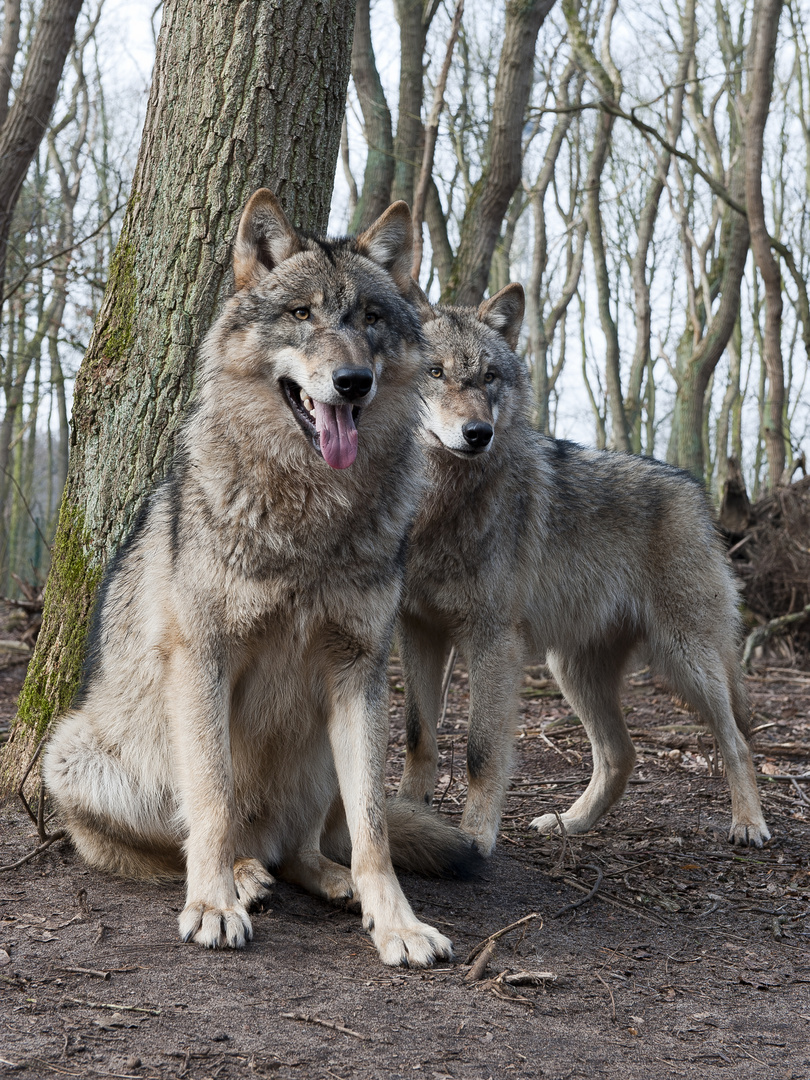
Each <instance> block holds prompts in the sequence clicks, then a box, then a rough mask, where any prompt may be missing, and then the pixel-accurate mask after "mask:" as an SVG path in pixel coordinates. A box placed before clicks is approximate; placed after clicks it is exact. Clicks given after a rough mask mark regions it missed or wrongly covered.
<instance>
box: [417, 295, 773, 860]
mask: <svg viewBox="0 0 810 1080" xmlns="http://www.w3.org/2000/svg"><path fill="white" fill-rule="evenodd" d="M522 317H523V290H522V288H521V287H520V286H519V285H509V286H507V287H506V288H505V289H503V290H502V291H501V292H499V293H498V294H497V295H496V296H494V297H492V299H490V300H488V301H486V302H485V303H483V304H482V305H481V306H480V307H479V308H478V310H477V311H476V310H474V309H472V308H453V307H439V308H430V306H429V305H427V303H426V302H425V303H424V304H423V323H424V326H423V328H424V332H425V336H426V338H427V349H428V352H427V356H428V369H427V371H426V373H425V375H424V377H423V379H422V395H423V397H424V400H425V413H424V417H423V432H422V436H423V441H424V443H425V446H426V449H427V459H428V473H429V482H430V486H429V489H428V491H427V493H426V495H425V496H424V498H423V501H422V504H421V507H420V509H419V513H418V516H417V518H416V523H415V525H414V528H413V530H412V533H411V537H410V542H409V547H408V562H407V576H406V594H405V599H404V602H403V606H402V610H401V614H400V621H399V637H400V644H401V655H402V664H403V671H404V675H405V694H406V724H407V756H406V762H405V770H404V775H403V778H402V783H401V786H400V789H399V790H400V794H401V795H407V796H410V797H411V798H414V799H425V800H426V801H427V802H430V801H431V799H432V797H433V790H434V786H435V782H436V769H437V761H438V752H437V746H436V718H437V717H438V715H439V708H440V688H441V682H442V666H443V662H444V658H445V657H446V655H447V651H448V649H449V647H450V646H451V645H456V646H458V648H459V650H460V651H461V654H462V655H463V656H464V657H465V659H466V661H467V665H468V669H469V677H470V722H469V739H468V749H467V771H468V778H469V792H468V796H467V805H466V808H465V810H464V815H463V817H462V821H461V827H462V829H464V830H466V831H467V832H468V833H469V834H470V835H471V836H473V837H474V838H475V840H476V842H477V844H478V846H479V847H480V849H481V850H482V851H483V852H484V853H486V854H488V853H489V852H491V850H492V848H493V846H494V844H495V838H496V836H497V832H498V825H499V821H500V814H501V808H502V805H503V800H504V795H505V792H506V787H507V783H508V779H509V769H510V761H511V755H512V744H513V733H514V728H515V723H516V716H517V693H518V687H519V684H520V682H521V677H522V669H523V664H524V662H525V661H526V660H527V659H529V658H531V659H537V658H542V657H544V656H545V657H546V659H547V662H548V665H549V667H550V668H551V670H552V672H553V673H554V676H555V678H556V679H557V681H558V683H559V685H560V688H561V689H562V691H563V693H564V694H565V696H566V698H567V699H568V701H569V702H570V704H571V705H572V706H573V708H574V709H575V710H576V712H577V714H578V716H579V717H580V719H581V720H582V723H583V726H584V727H585V730H586V732H587V733H588V737H589V738H590V741H591V745H592V749H593V775H592V777H591V781H590V783H589V784H588V787H587V789H586V791H585V792H584V794H583V795H582V796H581V797H580V798H579V799H577V800H576V802H575V803H574V804H573V806H571V807H570V808H569V809H568V810H567V811H566V812H565V813H563V814H562V815H561V817H562V821H563V823H564V825H565V828H566V830H567V831H568V832H571V833H581V832H585V831H586V830H587V829H589V828H591V826H592V825H593V824H594V822H595V821H597V819H598V818H599V817H600V816H601V815H602V814H603V813H604V812H605V811H606V810H607V809H608V808H609V807H610V806H612V805H613V804H614V803H615V802H616V800H617V799H618V798H619V797H620V796H621V794H622V792H623V791H624V788H625V785H626V783H627V779H628V777H629V775H630V772H631V771H632V768H633V764H634V762H635V751H634V749H633V744H632V742H631V740H630V736H629V734H628V731H627V726H626V724H625V722H624V716H623V714H622V708H621V704H620V698H619V692H620V684H621V679H622V672H623V671H624V669H625V667H626V665H627V662H628V659H629V657H630V656H631V654H632V653H634V652H636V651H638V650H639V649H642V650H643V651H644V652H645V653H646V657H647V659H648V661H649V663H650V665H651V667H652V668H653V669H654V670H655V671H656V672H658V673H659V674H660V675H661V676H663V677H664V678H665V679H666V681H667V682H668V683H669V684H670V685H671V687H672V689H673V690H674V691H675V692H676V693H677V694H679V695H680V697H682V698H683V699H684V700H685V701H686V702H687V703H688V704H689V705H690V706H692V707H693V708H694V709H696V710H697V712H698V713H699V714H700V716H701V717H702V718H703V719H704V720H705V721H706V722H707V723H708V725H709V727H710V728H711V730H712V732H713V733H714V735H715V737H716V739H717V742H718V745H719V747H720V750H721V752H722V754H723V758H724V760H725V763H726V772H727V775H728V780H729V786H730V788H731V808H732V821H731V832H730V834H729V839H730V840H732V841H734V842H737V843H741V844H753V845H756V846H757V847H760V846H761V845H762V843H763V841H765V840H767V839H768V837H769V835H770V834H769V832H768V828H767V826H766V824H765V821H764V819H763V816H762V811H761V809H760V803H759V796H758V794H757V787H756V780H755V777H754V768H753V764H752V761H751V754H750V752H749V750H748V745H747V743H746V740H745V738H744V735H745V733H746V730H747V719H748V711H747V708H746V699H745V693H744V688H743V683H742V674H741V670H740V665H739V659H738V649H737V645H738V638H739V631H740V619H739V615H738V612H737V603H738V596H737V590H736V588H735V585H734V581H733V579H732V575H731V572H730V570H729V568H728V566H727V564H726V560H725V557H724V554H723V551H722V548H721V546H720V543H719V541H718V538H717V536H716V535H715V531H714V528H713V526H712V522H711V518H710V515H709V511H708V508H707V503H706V498H705V495H704V492H703V490H702V489H701V487H700V486H699V485H698V484H697V483H696V482H695V481H694V480H693V479H692V478H691V477H690V476H688V475H687V474H686V473H685V472H682V471H680V470H679V469H675V468H672V467H670V466H668V465H664V464H662V463H660V462H658V461H653V460H651V459H650V458H642V457H632V456H630V455H628V454H619V453H611V452H608V451H592V450H585V449H583V448H582V447H580V446H576V445H574V444H573V443H570V442H563V441H560V440H557V439H551V438H547V437H545V436H543V435H540V434H538V433H537V432H536V431H535V430H533V429H532V427H531V426H530V424H529V420H528V408H529V404H530V386H529V380H528V377H527V373H526V370H525V367H524V365H523V363H522V362H521V361H520V360H519V358H518V357H517V356H516V355H515V353H514V351H513V350H514V348H515V346H516V343H517V338H518V332H519V329H520V323H521V320H522ZM556 824H557V818H556V816H555V815H553V814H546V815H544V816H542V817H538V818H536V819H535V820H534V821H533V822H532V826H533V827H534V828H535V829H538V830H539V831H541V832H548V831H550V830H552V829H553V828H554V827H555V825H556Z"/></svg>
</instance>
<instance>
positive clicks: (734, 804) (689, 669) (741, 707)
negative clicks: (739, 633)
mask: <svg viewBox="0 0 810 1080" xmlns="http://www.w3.org/2000/svg"><path fill="white" fill-rule="evenodd" d="M678 658H679V654H677V653H674V652H669V653H668V655H667V656H666V661H667V662H666V663H665V664H661V670H662V674H663V675H664V677H665V678H666V680H667V682H668V683H669V684H670V686H671V687H672V689H673V690H674V691H675V693H676V694H678V695H679V696H680V697H682V698H683V699H684V701H686V703H687V704H688V705H691V707H692V708H693V709H695V710H696V711H697V713H698V714H699V715H700V717H701V719H702V720H704V721H705V723H707V724H708V725H709V728H710V730H711V732H712V734H713V735H714V737H715V739H716V740H717V745H718V746H719V748H720V753H721V754H722V755H723V761H724V762H725V766H726V775H727V777H728V785H729V788H730V789H731V828H730V830H729V834H728V838H729V841H730V842H731V843H732V844H742V845H750V846H752V847H762V845H763V844H764V842H765V841H766V840H769V839H770V836H771V834H770V832H769V830H768V826H767V825H766V824H765V818H764V817H763V814H762V806H761V804H760V801H759V792H758V791H757V781H756V775H755V773H754V763H753V760H752V758H751V751H750V750H749V748H748V743H747V742H746V741H745V738H744V737H743V734H742V732H741V730H740V728H741V727H743V728H745V727H746V726H747V717H746V716H745V715H744V713H745V710H746V705H745V690H744V688H743V686H742V677H741V672H740V670H739V664H738V662H737V658H736V655H732V650H730V649H729V650H728V655H727V657H726V658H725V659H724V658H723V657H722V656H721V655H720V653H719V651H715V650H714V649H700V651H699V649H698V648H693V649H692V653H691V655H689V656H688V657H684V658H683V660H682V661H681V662H677V660H678ZM659 663H660V657H659Z"/></svg>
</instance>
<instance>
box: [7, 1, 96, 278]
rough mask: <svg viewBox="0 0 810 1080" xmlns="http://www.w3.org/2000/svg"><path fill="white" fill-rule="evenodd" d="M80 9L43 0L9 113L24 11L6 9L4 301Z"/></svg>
mask: <svg viewBox="0 0 810 1080" xmlns="http://www.w3.org/2000/svg"><path fill="white" fill-rule="evenodd" d="M81 6H82V0H44V2H43V5H42V9H41V11H40V13H39V17H38V19H37V26H36V31H35V33H34V39H33V41H32V42H31V48H30V50H29V53H28V56H27V58H26V64H25V71H24V73H23V77H22V82H21V83H20V88H19V90H18V91H17V93H16V94H15V95H14V101H13V104H12V105H11V107H9V106H8V94H9V89H10V86H11V69H12V66H13V57H14V56H15V55H16V52H17V48H16V45H17V42H18V40H19V21H20V5H19V0H13V2H12V3H11V4H6V5H5V27H4V30H3V38H2V44H0V62H1V63H2V64H3V65H4V66H3V70H2V73H0V117H2V126H0V296H2V294H3V291H4V286H5V269H6V248H7V245H8V237H9V231H10V229H11V219H12V216H13V214H14V207H15V206H16V203H17V198H18V196H19V193H20V188H21V187H22V183H23V180H24V179H25V175H26V173H27V172H28V167H29V166H30V164H31V162H32V161H33V160H34V154H35V153H36V151H37V147H38V146H39V144H40V142H41V140H42V137H43V135H44V134H45V129H46V128H47V126H48V120H49V119H50V115H51V110H52V109H53V106H54V102H55V101H56V94H57V91H58V89H59V82H60V80H61V78H62V69H63V67H64V65H65V58H66V57H67V54H68V51H69V49H70V46H71V43H72V41H73V32H74V29H75V26H76V19H77V18H78V15H79V10H80V9H81ZM3 90H5V96H3V93H2V91H3ZM3 113H5V115H3Z"/></svg>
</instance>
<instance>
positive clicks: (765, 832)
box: [728, 818, 771, 848]
mask: <svg viewBox="0 0 810 1080" xmlns="http://www.w3.org/2000/svg"><path fill="white" fill-rule="evenodd" d="M770 838H771V833H770V830H769V829H768V826H767V825H766V824H765V821H764V819H762V818H760V820H759V821H732V823H731V829H730V830H729V834H728V842H729V843H730V844H739V845H740V846H741V847H758V848H760V847H762V845H763V844H764V843H765V841H766V840H770Z"/></svg>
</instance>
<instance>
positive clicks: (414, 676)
mask: <svg viewBox="0 0 810 1080" xmlns="http://www.w3.org/2000/svg"><path fill="white" fill-rule="evenodd" d="M447 646H448V642H447V641H446V639H445V638H444V637H443V636H442V635H440V634H438V633H437V632H436V630H435V629H434V628H433V627H430V626H427V625H426V624H425V623H424V622H422V621H421V620H420V619H415V618H412V617H408V616H403V617H402V618H401V619H400V622H399V648H400V658H401V660H402V674H403V677H404V680H405V737H406V749H405V768H404V769H403V772H402V780H401V781H400V785H399V794H400V795H401V796H403V798H407V799H414V800H415V801H417V802H426V803H428V805H429V804H430V803H432V802H433V792H434V791H435V788H436V774H437V772H438V763H439V750H438V745H437V742H436V725H437V724H438V722H439V711H440V709H441V694H442V671H443V667H444V660H445V655H446V653H447Z"/></svg>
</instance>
